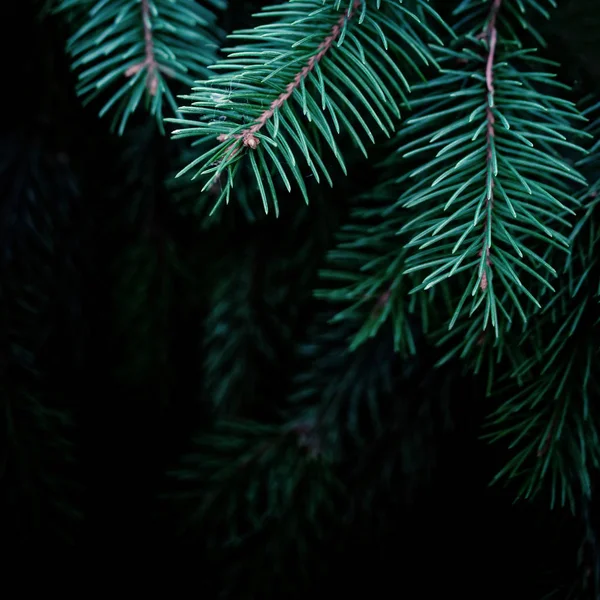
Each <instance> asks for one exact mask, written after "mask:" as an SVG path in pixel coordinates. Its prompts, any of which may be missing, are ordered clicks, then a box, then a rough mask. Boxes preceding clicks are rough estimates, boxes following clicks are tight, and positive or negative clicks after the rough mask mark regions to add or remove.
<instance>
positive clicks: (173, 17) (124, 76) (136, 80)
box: [56, 0, 225, 134]
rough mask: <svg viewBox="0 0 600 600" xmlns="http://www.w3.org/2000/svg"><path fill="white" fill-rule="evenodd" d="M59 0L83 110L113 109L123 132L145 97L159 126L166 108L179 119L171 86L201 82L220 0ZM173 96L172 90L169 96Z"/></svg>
mask: <svg viewBox="0 0 600 600" xmlns="http://www.w3.org/2000/svg"><path fill="white" fill-rule="evenodd" d="M203 4H204V5H201V4H198V3H197V2H195V1H194V0H110V1H108V0H60V2H59V3H58V6H57V9H56V10H57V12H60V13H65V14H66V15H67V16H68V17H69V18H70V20H71V21H72V24H73V26H74V27H75V28H76V31H75V32H74V33H73V35H72V36H71V37H70V39H69V40H68V42H67V51H68V52H69V54H70V55H71V56H72V57H73V65H72V67H73V69H74V70H75V71H77V73H78V77H79V85H78V88H77V91H78V93H79V95H80V96H82V98H83V99H84V102H85V103H86V104H87V103H89V102H91V101H93V100H95V99H96V98H104V99H105V104H104V106H103V107H102V108H101V109H100V116H103V115H105V114H106V113H108V112H109V111H111V110H112V111H113V120H112V127H113V128H114V129H117V131H118V132H119V134H122V133H123V131H124V130H125V127H126V125H127V121H128V119H129V117H130V115H131V114H132V113H133V112H134V111H135V110H136V109H137V107H138V105H139V104H140V102H141V101H142V99H143V98H144V99H145V103H146V108H147V110H148V111H149V113H150V114H151V115H153V116H155V117H156V120H157V123H158V125H159V127H160V128H161V131H162V128H163V112H164V109H165V106H164V105H165V104H167V105H168V107H169V109H170V110H171V111H172V113H174V114H179V113H178V109H177V103H176V101H175V97H174V91H173V89H172V88H173V82H178V83H180V84H185V85H187V86H190V85H192V83H193V81H194V79H198V78H200V77H206V76H207V74H208V70H207V67H208V65H210V64H211V63H212V62H214V58H215V55H216V49H217V48H218V44H219V38H220V37H221V34H220V32H219V30H218V28H216V17H215V14H214V10H215V9H222V8H224V6H225V3H224V0H206V1H205V2H204V3H203ZM176 93H177V90H175V94H176Z"/></svg>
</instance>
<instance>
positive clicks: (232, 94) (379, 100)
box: [170, 0, 441, 214]
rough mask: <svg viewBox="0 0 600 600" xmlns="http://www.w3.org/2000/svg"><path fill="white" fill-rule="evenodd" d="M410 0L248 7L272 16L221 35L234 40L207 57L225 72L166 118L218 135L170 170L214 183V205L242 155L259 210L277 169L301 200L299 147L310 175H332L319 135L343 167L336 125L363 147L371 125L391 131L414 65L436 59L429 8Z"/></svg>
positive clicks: (187, 130) (185, 129)
mask: <svg viewBox="0 0 600 600" xmlns="http://www.w3.org/2000/svg"><path fill="white" fill-rule="evenodd" d="M416 4H417V6H418V8H419V9H418V10H417V11H415V12H411V11H409V10H408V9H407V8H406V7H404V6H400V5H399V4H398V3H395V2H392V0H379V1H378V2H377V3H376V5H374V4H373V3H370V2H367V1H362V0H354V1H353V2H350V3H341V2H339V1H335V2H333V1H327V2H322V1H321V0H302V1H300V0H290V1H289V2H287V3H284V4H279V5H275V6H270V7H268V8H265V9H264V10H263V11H262V12H261V13H259V15H257V16H258V17H259V18H270V19H277V20H273V21H272V22H270V23H268V24H265V25H259V26H257V27H255V28H254V29H249V30H243V31H239V32H237V33H235V34H233V35H230V36H229V38H230V39H233V40H238V39H239V40H242V42H241V43H240V45H238V46H236V47H234V48H231V49H227V50H226V52H228V57H227V59H226V60H224V61H223V62H221V63H219V64H217V65H216V66H215V67H214V69H215V70H219V71H225V74H224V75H223V76H221V77H213V78H211V79H209V80H207V81H203V82H201V83H200V84H199V85H197V87H195V88H194V89H193V93H192V94H191V95H189V96H185V97H184V99H186V100H188V101H189V102H190V105H189V106H186V107H184V108H182V109H181V112H183V113H187V114H190V115H197V120H194V119H191V118H189V119H174V120H172V119H170V121H172V122H174V123H176V124H178V125H179V126H181V128H180V129H177V130H175V131H174V132H173V136H174V137H175V138H181V137H193V138H198V141H202V140H213V141H214V140H215V138H216V139H217V141H218V143H217V144H216V145H214V144H212V147H211V148H210V149H209V150H208V151H206V152H204V153H203V154H202V155H201V156H199V157H198V158H196V159H195V160H194V161H192V162H191V163H190V164H189V165H188V166H187V167H186V168H185V169H183V170H182V171H181V172H180V173H179V174H180V175H182V174H183V173H185V172H187V171H190V170H194V171H195V177H197V176H201V177H203V178H206V183H205V185H204V189H209V188H211V187H212V186H215V185H218V184H220V188H219V189H220V190H221V193H220V195H219V198H218V200H217V203H216V205H219V204H220V203H221V202H222V201H225V202H228V201H229V198H230V193H231V189H232V188H233V184H234V180H235V176H236V173H237V172H238V169H239V167H240V164H241V161H242V159H244V158H246V159H247V160H249V163H250V165H251V167H252V170H253V171H254V173H255V176H256V184H257V187H258V190H259V192H260V194H261V197H262V200H263V204H264V209H265V211H266V212H268V211H269V207H270V206H271V207H272V208H274V210H275V213H276V214H278V211H279V208H278V192H277V185H276V180H275V177H276V176H278V177H279V178H280V180H281V182H282V183H283V185H284V186H285V187H286V188H287V189H288V191H290V190H291V185H292V184H291V183H290V181H291V180H292V181H293V180H295V181H296V183H297V185H298V186H299V189H300V190H301V191H302V193H303V195H304V198H305V201H306V202H308V194H307V191H306V186H305V183H304V177H305V174H304V173H303V172H302V171H301V169H300V162H299V157H298V155H299V154H301V155H302V156H303V158H304V160H305V161H306V164H307V165H308V167H309V169H310V171H311V173H312V174H313V175H314V177H315V179H316V181H317V182H320V181H321V177H324V178H325V179H326V180H327V181H328V182H329V183H330V185H332V179H331V176H330V174H329V172H328V170H327V168H326V167H325V163H324V161H323V160H322V158H321V151H320V148H319V143H320V139H322V140H324V141H325V142H326V143H327V145H328V146H329V148H330V149H331V151H332V152H333V154H334V155H335V157H336V158H337V160H338V162H339V164H340V166H341V168H342V170H343V171H344V172H345V171H346V166H345V163H344V159H343V153H342V152H341V151H340V148H339V147H338V144H337V142H336V137H337V135H338V134H340V133H341V132H342V131H344V132H345V133H346V134H347V135H349V136H350V139H351V140H352V142H353V143H354V144H355V145H356V146H357V147H358V148H360V150H361V151H362V152H363V153H364V155H365V156H366V155H367V151H366V148H365V144H364V140H365V138H366V139H368V140H370V141H371V142H374V141H375V137H374V132H373V131H372V129H373V126H375V127H376V128H377V129H379V130H381V131H382V132H383V133H384V134H385V135H387V136H389V135H390V134H391V133H392V132H393V131H394V121H395V119H397V118H398V117H399V116H400V110H399V104H400V102H402V101H403V100H404V99H405V98H406V93H407V91H408V90H409V89H410V85H409V79H411V78H412V77H413V76H414V75H419V74H420V68H421V67H420V66H419V65H421V66H426V65H435V60H434V58H433V56H432V54H431V52H430V50H429V47H428V45H427V44H426V43H425V41H424V39H426V38H427V37H430V36H432V37H433V39H435V40H437V41H438V43H441V40H439V38H438V37H437V36H436V35H435V34H434V33H433V32H432V30H431V29H430V28H429V26H428V25H427V20H426V19H427V18H428V16H429V15H430V13H432V12H433V11H432V9H430V8H429V7H428V5H426V3H425V2H424V0H417V3H416ZM425 7H427V10H426V9H425ZM433 14H435V13H433ZM315 133H319V134H320V138H319V137H317V138H315V137H314V135H313V134H315Z"/></svg>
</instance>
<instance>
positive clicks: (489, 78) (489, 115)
mask: <svg viewBox="0 0 600 600" xmlns="http://www.w3.org/2000/svg"><path fill="white" fill-rule="evenodd" d="M501 5H502V0H494V1H493V4H492V8H491V12H490V18H489V21H488V24H487V27H486V30H485V37H486V38H487V42H488V56H487V61H486V65H485V85H486V88H487V92H488V96H489V98H488V102H487V107H486V111H485V114H486V119H487V129H486V140H487V156H486V158H487V162H488V168H491V167H490V163H491V162H492V157H493V153H492V146H493V143H494V136H495V130H494V125H495V123H496V119H495V117H494V111H493V110H492V107H491V104H492V101H493V97H494V91H495V90H494V60H495V58H496V44H497V42H498V30H497V29H496V21H497V19H498V12H499V11H500V7H501ZM490 186H491V197H490V198H488V199H487V200H486V203H485V206H486V208H491V207H492V206H493V203H494V198H493V193H494V181H493V179H492V182H491V184H490ZM488 226H489V225H488V219H486V221H485V226H484V233H483V235H484V239H485V238H486V236H487V228H488ZM485 253H486V264H487V266H488V267H489V266H491V260H490V248H489V246H487V245H486V247H485ZM480 254H481V253H480ZM487 286H488V279H487V273H486V271H485V270H484V271H483V273H482V276H481V283H480V288H481V290H482V291H485V290H486V289H487Z"/></svg>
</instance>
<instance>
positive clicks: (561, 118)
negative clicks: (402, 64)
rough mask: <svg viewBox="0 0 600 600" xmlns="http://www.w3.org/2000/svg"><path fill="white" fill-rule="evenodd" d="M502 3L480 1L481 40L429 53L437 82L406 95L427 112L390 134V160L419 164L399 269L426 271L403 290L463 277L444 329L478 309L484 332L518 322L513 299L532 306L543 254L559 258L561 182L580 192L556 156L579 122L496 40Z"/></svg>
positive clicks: (529, 58) (544, 267)
mask: <svg viewBox="0 0 600 600" xmlns="http://www.w3.org/2000/svg"><path fill="white" fill-rule="evenodd" d="M502 6H503V5H502V3H501V2H498V1H496V0H495V1H494V2H493V3H492V4H491V8H490V12H489V15H488V19H487V21H486V27H485V29H484V33H483V35H480V36H479V37H478V38H470V37H467V38H465V40H464V41H463V42H462V43H461V47H459V48H458V49H456V50H454V49H447V50H442V49H439V51H440V52H441V53H442V54H443V58H442V59H441V60H440V63H441V64H442V65H443V66H444V67H445V68H444V69H443V71H442V73H441V75H440V76H439V77H437V78H436V79H434V80H432V81H430V82H428V83H426V84H423V85H420V86H416V87H415V90H416V91H419V92H421V93H422V94H423V97H422V99H418V100H416V101H413V102H412V105H413V106H414V107H421V106H426V107H427V108H424V109H423V110H421V111H420V112H418V113H417V114H416V115H415V116H414V117H412V118H411V119H409V120H408V121H407V122H406V125H405V127H404V128H403V129H402V130H401V131H400V135H399V136H398V142H399V143H400V144H401V146H400V148H399V150H398V154H401V155H402V156H403V157H405V158H409V157H411V158H413V159H415V160H416V159H417V158H418V159H419V163H418V164H419V166H418V167H417V168H414V169H413V170H412V172H411V173H410V176H409V177H407V178H405V179H404V180H403V181H402V182H403V183H404V185H405V187H406V189H405V191H404V193H403V194H402V196H401V198H400V200H399V202H398V205H397V207H398V208H400V207H402V208H403V209H418V212H417V213H416V216H414V217H413V218H411V219H410V220H408V222H407V223H405V224H404V226H403V227H402V229H401V232H402V233H405V234H407V235H410V237H411V240H410V241H409V242H408V244H407V245H406V248H408V249H409V255H408V257H407V260H406V269H405V271H404V272H405V273H407V274H408V273H411V274H412V273H422V272H423V271H425V272H426V273H427V272H428V274H427V275H425V276H424V277H423V279H422V282H421V284H420V285H418V286H417V287H415V288H414V291H415V292H416V291H420V290H428V289H431V288H433V287H434V286H437V285H439V284H441V283H445V282H447V281H448V280H449V279H450V278H456V277H458V278H459V279H460V280H463V285H464V288H463V290H464V291H463V293H462V297H461V298H460V301H459V303H458V305H457V307H456V310H455V313H454V316H453V318H452V320H451V322H450V327H452V326H453V325H454V324H455V323H456V322H457V320H458V319H459V317H461V316H462V315H465V314H466V315H468V316H472V315H473V314H475V313H476V312H477V311H482V314H483V320H482V321H481V326H482V329H485V328H486V327H487V326H488V325H489V324H491V325H492V327H493V328H494V330H495V334H496V335H498V331H499V330H500V329H503V328H506V327H507V326H508V324H510V322H511V321H512V320H513V319H514V316H516V317H517V318H518V317H520V318H521V320H522V321H523V322H526V321H527V314H528V312H529V308H528V306H527V304H525V302H527V301H529V302H531V303H532V305H533V306H536V307H537V308H541V304H540V302H539V298H538V296H539V295H540V293H539V292H537V291H536V288H542V289H543V288H548V289H549V290H553V289H554V288H553V286H552V285H551V284H550V282H549V279H550V278H553V277H555V276H556V270H555V268H554V267H553V266H552V265H551V264H548V262H547V261H546V260H545V258H544V256H545V253H546V251H547V249H548V248H550V247H554V248H559V249H561V248H562V249H563V251H564V252H567V251H568V247H569V244H568V239H567V237H566V236H565V235H564V234H563V233H562V230H564V229H565V228H567V227H569V226H570V225H569V221H568V220H567V218H565V215H568V216H570V215H573V214H574V209H575V208H576V207H577V206H578V205H579V203H578V202H577V201H576V199H574V198H573V194H572V186H573V183H574V184H576V185H581V186H583V185H585V180H584V178H583V177H582V176H581V175H580V174H579V173H578V172H577V171H576V170H575V169H574V168H573V167H572V166H570V165H569V164H568V161H567V160H565V159H564V158H563V154H564V152H565V151H567V152H584V151H583V150H582V149H581V148H580V147H579V146H578V145H577V144H575V143H574V142H573V141H570V139H569V138H571V139H573V138H574V136H579V137H583V135H584V134H581V133H580V132H579V131H578V130H577V129H576V125H577V122H578V121H580V120H583V117H582V116H581V115H580V114H579V113H578V112H577V110H576V109H575V107H574V105H573V104H572V103H571V102H569V101H567V100H564V99H562V98H560V97H559V96H557V95H551V94H550V91H551V90H553V89H555V88H557V87H560V85H559V84H558V83H557V82H556V81H554V79H553V75H552V74H550V73H546V72H538V71H537V70H534V69H537V68H539V66H540V65H542V66H543V65H545V64H546V61H544V60H543V59H541V58H539V57H536V56H534V55H533V54H532V53H531V52H529V51H525V50H520V49H518V48H517V49H515V48H514V47H513V46H511V45H509V44H507V43H506V41H505V40H504V39H503V37H502V35H501V33H499V30H498V22H499V21H498V15H499V14H500V11H501V8H502ZM547 90H548V91H547ZM432 102H435V104H434V105H433V106H432ZM421 157H423V158H421ZM390 162H391V161H390ZM533 286H535V288H534V287H533ZM513 315H514V316H513Z"/></svg>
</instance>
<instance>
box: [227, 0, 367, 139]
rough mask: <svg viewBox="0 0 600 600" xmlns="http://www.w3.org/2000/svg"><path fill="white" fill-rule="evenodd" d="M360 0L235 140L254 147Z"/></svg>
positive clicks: (330, 43) (326, 50) (314, 65)
mask: <svg viewBox="0 0 600 600" xmlns="http://www.w3.org/2000/svg"><path fill="white" fill-rule="evenodd" d="M361 2H362V0H354V2H353V4H352V8H351V9H350V10H349V11H348V12H344V14H342V15H341V16H340V18H339V20H338V22H337V23H336V24H335V25H334V26H333V27H332V29H331V32H330V34H329V35H328V36H327V37H326V38H325V39H324V40H323V41H322V42H321V43H320V44H319V46H318V48H317V52H316V53H315V54H314V55H313V56H311V57H310V59H309V60H308V62H307V63H306V65H305V66H304V67H302V69H300V71H298V73H296V76H295V77H294V79H293V80H292V81H290V83H288V84H287V86H286V88H285V92H283V93H282V94H280V95H279V97H278V98H277V99H276V100H273V102H271V106H270V107H269V108H268V109H267V110H266V111H264V112H263V113H262V114H261V115H260V117H258V119H256V121H255V123H254V125H252V126H251V127H249V128H248V129H245V130H244V131H242V132H241V133H238V134H236V135H234V136H233V137H234V138H235V139H236V140H240V139H241V140H243V144H244V146H246V147H248V148H251V149H255V148H256V147H257V146H258V145H259V143H260V140H259V139H258V138H257V137H256V135H255V134H256V133H258V132H259V131H260V130H261V129H262V128H263V127H264V126H265V125H266V124H267V122H268V121H269V119H271V117H272V116H273V114H274V113H275V111H276V110H277V109H278V108H281V107H282V106H283V105H284V104H285V103H286V102H287V101H288V100H289V99H290V98H291V96H292V94H293V93H294V91H295V90H297V89H298V88H299V87H300V85H301V84H302V82H303V81H304V80H305V79H306V78H307V77H308V75H309V74H310V73H311V72H312V71H313V69H314V68H315V67H316V66H317V64H318V63H319V62H320V61H321V60H322V59H323V57H324V56H325V55H326V54H327V53H328V52H329V50H330V49H331V47H332V46H333V44H334V42H335V41H336V40H337V39H338V38H339V36H340V34H341V33H342V30H343V27H344V24H345V22H346V20H347V19H348V20H350V19H351V18H352V17H353V16H354V14H355V13H356V10H357V8H358V7H359V6H360V5H361ZM230 137H231V136H230V135H227V134H221V135H220V136H218V138H217V139H218V140H219V141H221V142H224V141H226V140H228V139H229V138H230Z"/></svg>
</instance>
